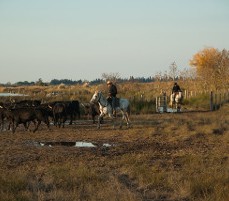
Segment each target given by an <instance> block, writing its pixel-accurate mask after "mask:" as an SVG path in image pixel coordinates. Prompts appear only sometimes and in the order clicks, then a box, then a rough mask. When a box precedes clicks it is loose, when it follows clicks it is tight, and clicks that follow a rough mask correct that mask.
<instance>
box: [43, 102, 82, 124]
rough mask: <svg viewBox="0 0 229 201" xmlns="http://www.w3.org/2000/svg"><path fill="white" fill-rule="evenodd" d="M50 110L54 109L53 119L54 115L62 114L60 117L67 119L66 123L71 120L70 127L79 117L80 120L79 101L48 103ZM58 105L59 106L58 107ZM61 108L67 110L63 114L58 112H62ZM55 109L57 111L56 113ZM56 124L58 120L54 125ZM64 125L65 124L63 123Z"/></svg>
mask: <svg viewBox="0 0 229 201" xmlns="http://www.w3.org/2000/svg"><path fill="white" fill-rule="evenodd" d="M46 104H47V105H48V107H49V108H51V109H52V112H53V118H55V117H54V114H56V113H60V114H59V116H60V118H65V120H64V121H66V120H67V119H68V118H69V119H70V122H69V125H71V124H72V123H73V120H75V119H76V117H78V119H80V104H79V101H78V100H74V101H55V102H50V103H46ZM56 105H57V106H56ZM60 106H64V108H65V110H63V111H62V112H60V111H59V112H58V110H61V108H60ZM54 107H55V111H54ZM55 123H56V120H55V119H54V124H55ZM62 123H63V122H62Z"/></svg>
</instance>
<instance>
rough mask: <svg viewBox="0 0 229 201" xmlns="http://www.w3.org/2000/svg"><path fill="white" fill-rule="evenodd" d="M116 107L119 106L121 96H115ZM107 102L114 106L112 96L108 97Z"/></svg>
mask: <svg viewBox="0 0 229 201" xmlns="http://www.w3.org/2000/svg"><path fill="white" fill-rule="evenodd" d="M114 101H115V107H119V98H117V97H115V100H114ZM107 102H108V103H109V104H110V105H111V106H112V97H108V98H107Z"/></svg>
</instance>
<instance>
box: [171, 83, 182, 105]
mask: <svg viewBox="0 0 229 201" xmlns="http://www.w3.org/2000/svg"><path fill="white" fill-rule="evenodd" d="M179 92H181V88H180V86H179V85H178V84H177V82H175V83H174V85H173V88H172V96H173V101H175V95H176V93H179Z"/></svg>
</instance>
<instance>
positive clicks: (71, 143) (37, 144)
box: [34, 141, 112, 148]
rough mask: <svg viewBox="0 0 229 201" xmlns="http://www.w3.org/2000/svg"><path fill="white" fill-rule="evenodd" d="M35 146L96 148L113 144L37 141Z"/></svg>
mask: <svg viewBox="0 0 229 201" xmlns="http://www.w3.org/2000/svg"><path fill="white" fill-rule="evenodd" d="M34 144H35V146H41V147H44V146H46V147H54V146H66V147H79V148H81V147H86V148H95V147H111V146H112V145H111V144H109V143H103V144H97V143H92V142H84V141H77V142H35V143H34Z"/></svg>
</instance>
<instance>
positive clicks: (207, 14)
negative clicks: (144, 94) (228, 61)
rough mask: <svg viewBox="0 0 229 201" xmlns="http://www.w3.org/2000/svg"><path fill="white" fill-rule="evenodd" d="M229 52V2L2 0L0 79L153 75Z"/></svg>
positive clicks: (218, 0) (0, 80) (0, 14)
mask: <svg viewBox="0 0 229 201" xmlns="http://www.w3.org/2000/svg"><path fill="white" fill-rule="evenodd" d="M208 47H213V48H217V49H219V50H222V49H224V48H225V49H227V50H229V1H228V0H39V1H38V0H0V69H1V70H0V83H7V82H10V83H16V82H19V81H29V82H31V81H38V80H39V79H42V80H43V81H44V82H50V81H51V80H52V79H70V80H80V79H81V80H88V81H92V80H94V79H97V78H99V79H101V78H102V74H104V73H106V74H113V73H114V74H119V75H120V77H121V78H129V77H130V76H134V77H146V78H148V77H150V76H153V75H155V74H156V73H158V72H165V71H168V70H169V66H170V65H171V64H172V63H173V62H174V61H175V62H176V64H177V67H178V69H184V68H189V60H190V59H192V57H193V55H194V54H196V53H197V52H199V51H201V50H203V49H204V48H208Z"/></svg>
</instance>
